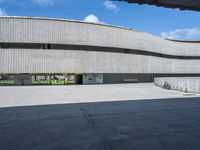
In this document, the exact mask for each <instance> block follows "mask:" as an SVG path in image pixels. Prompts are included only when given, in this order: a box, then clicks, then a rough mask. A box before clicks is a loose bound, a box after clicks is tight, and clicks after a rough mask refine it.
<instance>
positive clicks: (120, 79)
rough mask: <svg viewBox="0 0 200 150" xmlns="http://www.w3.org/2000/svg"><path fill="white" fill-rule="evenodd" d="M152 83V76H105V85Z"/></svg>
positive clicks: (110, 74)
mask: <svg viewBox="0 0 200 150" xmlns="http://www.w3.org/2000/svg"><path fill="white" fill-rule="evenodd" d="M152 81H153V75H152V74H112V73H109V74H103V83H138V82H152Z"/></svg>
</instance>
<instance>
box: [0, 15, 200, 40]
mask: <svg viewBox="0 0 200 150" xmlns="http://www.w3.org/2000/svg"><path fill="white" fill-rule="evenodd" d="M0 18H15V19H36V20H50V21H63V22H75V23H84V24H92V25H99V26H106V27H113V28H119V29H125V30H130V31H135V32H140V33H146V34H148V35H151V36H154V37H156V38H160V39H163V40H167V41H171V42H182V43H200V40H176V39H165V38H162V37H160V36H156V35H153V34H151V33H148V32H144V31H140V30H137V29H132V28H128V27H123V26H118V25H111V24H106V23H93V22H86V21H81V20H73V19H62V18H46V17H32V16H0Z"/></svg>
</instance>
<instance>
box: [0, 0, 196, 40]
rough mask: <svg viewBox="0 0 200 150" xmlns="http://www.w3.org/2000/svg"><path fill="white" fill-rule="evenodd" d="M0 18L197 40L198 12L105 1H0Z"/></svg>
mask: <svg viewBox="0 0 200 150" xmlns="http://www.w3.org/2000/svg"><path fill="white" fill-rule="evenodd" d="M0 15H1V16H6V15H8V16H36V17H50V18H64V19H75V20H84V19H85V21H89V22H97V23H107V24H113V25H119V26H124V27H129V28H132V29H137V30H142V31H145V32H149V33H151V34H154V35H157V36H162V37H164V38H171V39H183V40H200V12H194V11H180V10H178V9H166V8H158V7H155V6H149V5H141V6H139V5H137V4H128V3H125V2H111V1H108V0H0Z"/></svg>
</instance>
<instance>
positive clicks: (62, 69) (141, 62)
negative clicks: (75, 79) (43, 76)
mask: <svg viewBox="0 0 200 150" xmlns="http://www.w3.org/2000/svg"><path fill="white" fill-rule="evenodd" d="M198 64H200V60H176V59H166V58H159V57H153V56H143V55H134V54H120V53H108V52H88V51H73V50H71V51H70V50H43V49H32V50H29V49H0V66H1V67H0V73H166V74H170V73H174V74H175V73H183V74H185V73H200V65H198Z"/></svg>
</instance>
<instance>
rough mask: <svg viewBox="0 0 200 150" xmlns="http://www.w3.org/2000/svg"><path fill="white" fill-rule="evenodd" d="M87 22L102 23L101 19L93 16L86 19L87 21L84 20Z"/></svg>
mask: <svg viewBox="0 0 200 150" xmlns="http://www.w3.org/2000/svg"><path fill="white" fill-rule="evenodd" d="M83 21H85V22H92V23H102V22H101V21H100V20H99V18H98V17H97V16H95V15H93V14H90V15H88V16H86V17H85V19H84V20H83Z"/></svg>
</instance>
